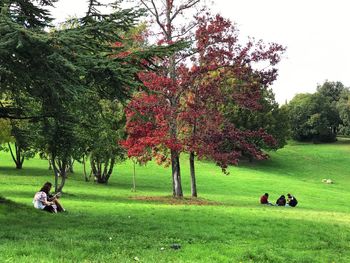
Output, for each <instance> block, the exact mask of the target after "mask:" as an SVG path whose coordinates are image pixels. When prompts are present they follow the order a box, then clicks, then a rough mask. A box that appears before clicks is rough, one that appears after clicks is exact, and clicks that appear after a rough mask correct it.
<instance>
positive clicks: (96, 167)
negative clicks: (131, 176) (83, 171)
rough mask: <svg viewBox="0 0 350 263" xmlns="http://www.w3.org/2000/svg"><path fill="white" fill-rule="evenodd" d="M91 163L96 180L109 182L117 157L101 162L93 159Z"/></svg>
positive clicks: (103, 182) (102, 182)
mask: <svg viewBox="0 0 350 263" xmlns="http://www.w3.org/2000/svg"><path fill="white" fill-rule="evenodd" d="M90 164H91V170H92V173H93V174H94V177H95V181H96V182H97V183H99V184H107V183H108V180H109V178H110V176H111V174H112V172H113V168H114V164H115V158H111V159H110V160H108V161H107V162H100V161H96V160H93V159H91V161H90Z"/></svg>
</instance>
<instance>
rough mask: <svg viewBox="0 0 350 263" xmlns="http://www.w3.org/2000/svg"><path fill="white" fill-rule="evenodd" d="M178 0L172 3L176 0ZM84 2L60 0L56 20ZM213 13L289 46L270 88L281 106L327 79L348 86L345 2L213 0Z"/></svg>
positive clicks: (245, 32)
mask: <svg viewBox="0 0 350 263" xmlns="http://www.w3.org/2000/svg"><path fill="white" fill-rule="evenodd" d="M175 1H176V0H175ZM86 2H87V1H86V0H60V1H59V2H58V3H57V4H56V7H57V8H56V9H55V11H54V12H53V14H54V16H55V17H57V18H58V19H59V20H63V19H64V18H66V17H68V16H72V15H77V16H81V15H82V14H83V13H84V12H85V11H86ZM212 2H213V5H212V6H211V8H212V10H213V11H215V12H219V13H221V14H222V15H223V16H224V17H227V18H230V19H231V20H232V21H234V22H235V23H236V24H237V25H238V28H239V30H240V33H241V36H242V37H244V38H245V37H247V36H252V37H255V38H256V39H263V40H264V41H266V42H277V43H279V44H282V45H284V46H286V47H287V52H286V53H285V57H284V59H283V60H282V62H281V63H280V66H279V77H278V79H277V81H276V82H275V83H274V85H273V89H274V92H275V94H276V100H277V101H278V102H279V103H280V104H283V103H284V102H285V101H286V100H290V99H291V98H293V96H294V95H295V94H297V93H302V92H314V91H315V90H316V86H317V84H322V83H323V81H325V80H326V79H328V80H330V81H341V82H343V84H344V85H345V86H348V87H349V86H350V19H349V18H350V15H349V11H350V1H349V0H332V1H331V0H214V1H212Z"/></svg>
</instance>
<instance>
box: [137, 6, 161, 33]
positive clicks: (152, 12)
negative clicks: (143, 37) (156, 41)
mask: <svg viewBox="0 0 350 263" xmlns="http://www.w3.org/2000/svg"><path fill="white" fill-rule="evenodd" d="M140 1H141V3H142V4H143V5H144V6H145V7H146V9H147V10H148V11H149V12H150V13H151V14H152V15H153V16H154V17H155V18H156V21H157V24H158V25H159V26H160V28H161V29H162V31H163V33H164V34H165V35H166V36H168V32H167V31H166V28H165V27H164V25H163V24H162V23H161V21H160V15H159V12H158V9H157V6H156V4H155V3H154V0H150V1H149V2H150V3H151V4H152V6H153V9H152V8H151V7H149V6H148V4H147V3H146V1H145V0H140Z"/></svg>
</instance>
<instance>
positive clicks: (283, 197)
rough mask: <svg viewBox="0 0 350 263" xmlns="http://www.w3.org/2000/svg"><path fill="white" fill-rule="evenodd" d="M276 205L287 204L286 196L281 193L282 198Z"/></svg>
mask: <svg viewBox="0 0 350 263" xmlns="http://www.w3.org/2000/svg"><path fill="white" fill-rule="evenodd" d="M276 205H278V206H285V205H286V197H285V196H284V195H281V196H280V198H278V199H277V201H276Z"/></svg>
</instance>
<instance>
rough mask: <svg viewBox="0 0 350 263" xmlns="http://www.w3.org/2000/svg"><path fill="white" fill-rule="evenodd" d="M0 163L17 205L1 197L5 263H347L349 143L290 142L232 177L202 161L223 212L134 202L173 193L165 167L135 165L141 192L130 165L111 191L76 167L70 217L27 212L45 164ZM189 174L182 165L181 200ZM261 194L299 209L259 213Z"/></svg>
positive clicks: (2, 181)
mask: <svg viewBox="0 0 350 263" xmlns="http://www.w3.org/2000/svg"><path fill="white" fill-rule="evenodd" d="M0 157H1V159H0V195H2V196H3V197H6V198H7V199H10V200H12V201H13V202H5V203H4V202H3V201H1V200H0V227H1V229H0V262H4V261H6V262H22V261H23V262H69V261H72V262H107V261H112V262H133V261H134V262H135V259H134V258H135V257H137V258H138V259H139V260H140V261H141V262H240V261H242V262H249V261H253V262H286V261H287V260H288V261H289V262H350V249H349V248H350V245H349V244H350V208H349V203H350V193H349V191H348V189H349V187H350V176H349V174H350V166H349V165H348V164H349V162H350V142H349V141H342V142H340V143H337V144H328V145H308V144H294V145H288V146H287V147H286V148H284V149H282V150H280V151H278V152H277V153H272V158H271V160H269V161H266V162H261V163H254V164H242V165H240V167H238V168H232V169H231V174H230V175H229V176H225V175H223V174H222V173H221V172H220V169H218V168H217V167H215V166H214V165H213V164H211V163H209V162H201V163H197V174H198V190H199V194H200V196H201V198H205V199H207V200H212V201H217V202H220V203H222V205H210V206H209V205H203V206H194V205H169V204H166V203H162V202H155V201H154V202H149V201H142V200H133V199H131V197H135V196H136V197H137V196H167V195H169V194H170V193H171V192H170V190H171V185H170V183H171V180H170V174H169V170H167V169H164V168H162V167H158V166H156V165H154V164H149V165H148V166H146V167H137V192H136V193H133V192H131V191H130V189H131V176H132V164H131V163H130V162H127V163H124V164H122V165H119V166H118V167H117V169H116V171H115V174H114V175H113V177H112V178H111V181H110V184H109V185H108V186H103V185H95V184H93V183H85V182H83V181H82V175H81V167H79V166H76V173H75V174H74V175H73V176H71V177H70V178H69V180H68V181H67V184H66V187H65V189H64V190H65V192H66V194H65V195H64V197H63V199H62V202H63V204H64V205H65V207H66V208H67V209H68V210H69V213H67V214H59V215H52V214H47V213H43V212H41V211H37V210H35V209H33V208H32V207H31V200H32V197H33V195H34V193H35V191H37V190H38V188H40V186H41V185H42V184H43V183H44V182H45V181H47V180H51V181H52V175H51V174H50V172H49V171H48V170H47V162H45V161H43V160H39V159H34V160H30V161H27V162H25V164H24V170H22V171H16V170H15V169H13V168H12V167H13V164H12V163H11V160H10V157H9V156H8V155H7V154H6V153H1V155H0ZM188 170H189V169H188V166H187V160H185V159H184V160H183V166H182V171H183V186H184V192H185V195H189V173H188ZM323 178H331V179H333V180H334V181H335V184H333V185H325V184H322V183H321V179H323ZM264 192H269V193H270V199H271V201H275V200H276V199H277V197H278V196H279V195H281V194H286V193H287V192H291V193H293V194H295V195H296V197H297V198H298V200H299V206H298V207H297V208H281V207H265V206H261V205H259V204H258V199H259V196H260V195H261V194H262V193H264ZM110 238H111V239H110ZM173 243H178V244H181V249H180V250H173V249H171V248H170V247H169V246H170V245H171V244H173ZM162 248H164V249H162Z"/></svg>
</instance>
